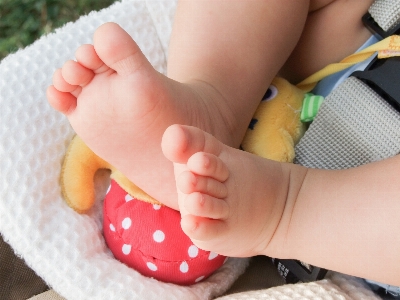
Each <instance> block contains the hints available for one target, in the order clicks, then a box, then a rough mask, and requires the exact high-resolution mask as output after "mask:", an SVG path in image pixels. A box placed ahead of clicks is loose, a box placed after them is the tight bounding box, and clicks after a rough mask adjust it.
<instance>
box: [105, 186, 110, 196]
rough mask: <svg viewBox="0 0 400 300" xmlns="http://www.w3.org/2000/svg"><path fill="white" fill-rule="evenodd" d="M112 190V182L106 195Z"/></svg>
mask: <svg viewBox="0 0 400 300" xmlns="http://www.w3.org/2000/svg"><path fill="white" fill-rule="evenodd" d="M110 191H111V184H110V186H109V187H108V189H107V192H106V195H107V194H108V193H109V192H110Z"/></svg>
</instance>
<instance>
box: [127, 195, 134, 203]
mask: <svg viewBox="0 0 400 300" xmlns="http://www.w3.org/2000/svg"><path fill="white" fill-rule="evenodd" d="M131 200H133V197H132V196H131V195H129V194H126V196H125V201H126V202H128V201H131Z"/></svg>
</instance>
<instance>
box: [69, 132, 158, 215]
mask: <svg viewBox="0 0 400 300" xmlns="http://www.w3.org/2000/svg"><path fill="white" fill-rule="evenodd" d="M99 169H109V170H111V176H110V177H111V178H112V179H114V180H115V181H116V182H117V183H118V184H119V185H120V186H121V187H122V188H123V189H124V190H125V191H126V192H127V193H128V194H129V195H131V196H132V197H134V198H136V199H139V200H141V201H144V202H149V203H151V204H161V203H160V202H158V201H157V200H155V199H154V198H152V197H150V196H149V195H147V194H146V193H145V192H144V191H142V190H141V189H140V188H139V187H137V186H136V185H135V184H133V183H132V182H131V181H129V179H128V178H126V177H125V176H124V175H123V174H122V173H121V172H119V171H118V170H116V169H115V168H114V167H113V166H112V165H110V164H109V163H108V162H106V161H105V160H103V159H101V158H100V157H99V156H97V155H96V154H95V153H94V152H93V151H92V150H90V149H89V147H88V146H86V144H85V143H84V142H83V141H82V140H81V139H80V138H79V137H78V136H75V137H74V139H73V140H72V141H71V144H70V145H69V147H68V150H67V153H66V155H65V158H64V163H63V167H62V170H61V190H62V193H63V196H64V199H65V201H66V202H67V204H68V205H69V206H70V207H71V208H72V209H74V210H75V211H76V212H78V213H85V212H87V211H88V210H89V209H90V208H91V207H92V206H93V204H94V201H95V187H94V176H95V173H96V172H97V170H99Z"/></svg>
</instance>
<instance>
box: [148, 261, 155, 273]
mask: <svg viewBox="0 0 400 300" xmlns="http://www.w3.org/2000/svg"><path fill="white" fill-rule="evenodd" d="M146 265H147V267H148V268H149V269H150V270H152V271H157V266H156V265H155V264H153V263H151V262H148V263H146Z"/></svg>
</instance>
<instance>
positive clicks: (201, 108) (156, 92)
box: [47, 23, 238, 209]
mask: <svg viewBox="0 0 400 300" xmlns="http://www.w3.org/2000/svg"><path fill="white" fill-rule="evenodd" d="M76 59H77V61H67V62H66V63H65V64H64V66H63V67H62V68H61V69H58V70H57V71H56V72H55V73H54V76H53V85H52V86H50V87H49V88H48V90H47V97H48V100H49V102H50V104H51V105H52V106H53V107H54V108H55V109H56V110H58V111H60V112H62V113H64V114H65V115H66V116H67V117H68V120H69V121H70V123H71V125H72V127H73V128H74V130H75V131H76V133H77V134H78V135H79V136H80V137H81V138H82V139H83V140H84V141H85V143H86V144H87V145H88V146H89V148H91V149H92V150H93V151H94V152H95V153H96V154H97V155H99V156H100V157H102V158H103V159H105V160H106V161H108V162H109V163H111V164H112V165H114V166H115V167H116V168H117V169H119V170H120V171H121V172H122V173H123V174H124V175H125V176H127V177H128V178H129V179H130V180H131V181H132V182H134V183H135V184H137V185H138V186H139V187H141V188H142V189H144V190H145V191H146V192H147V193H148V194H149V195H151V196H153V197H154V198H156V199H157V200H159V201H161V202H163V203H164V204H166V205H168V206H170V207H172V208H175V209H178V204H177V195H176V186H175V181H174V173H173V166H172V164H171V162H169V161H168V160H167V159H166V158H165V157H164V155H163V154H162V152H161V148H160V143H161V137H162V134H163V133H164V131H165V129H166V128H167V127H168V126H169V125H171V124H174V123H180V124H190V125H195V126H198V127H199V128H202V129H204V130H206V131H208V132H213V131H215V130H213V128H218V131H219V135H218V138H220V139H221V140H223V141H224V142H225V143H227V144H230V145H232V146H233V145H234V144H235V143H236V144H237V143H238V142H237V141H236V142H234V141H232V140H231V138H230V137H231V136H232V135H231V134H230V133H229V132H228V130H227V129H226V127H227V126H226V125H225V121H226V119H225V118H224V116H222V115H221V114H220V113H219V112H220V111H221V109H218V108H217V107H216V105H217V104H216V103H219V102H221V101H216V98H215V97H218V96H216V95H217V93H216V92H215V91H212V89H211V88H210V87H205V85H204V86H202V83H200V82H192V83H186V84H182V83H178V82H176V81H173V80H171V79H169V78H167V77H165V76H164V75H162V74H160V73H158V72H157V71H156V70H154V68H153V67H152V66H151V64H150V63H149V62H148V61H147V59H146V58H145V56H144V55H143V53H142V52H141V51H140V49H139V48H138V46H137V45H136V43H135V42H134V41H133V40H132V38H131V37H130V36H129V35H128V33H126V32H125V31H124V30H123V29H122V28H121V27H119V26H118V25H117V24H114V23H107V24H104V25H102V26H101V27H99V28H98V29H97V31H96V32H95V34H94V43H93V45H82V46H81V47H80V48H79V49H78V50H77V52H76ZM213 97H214V98H213ZM199 116H201V118H200V117H199ZM211 123H212V124H211ZM234 146H238V145H234Z"/></svg>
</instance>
